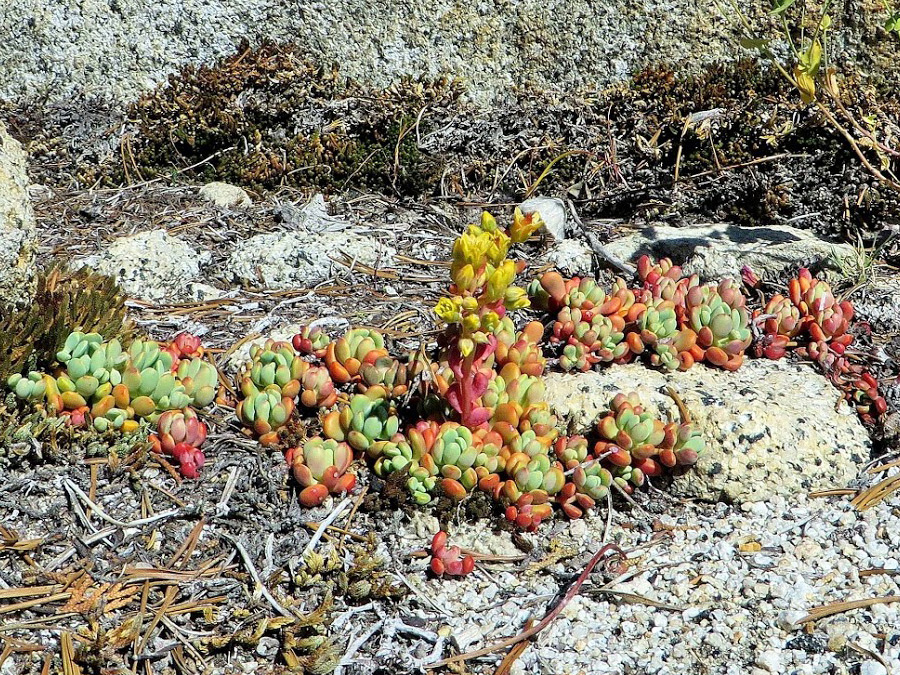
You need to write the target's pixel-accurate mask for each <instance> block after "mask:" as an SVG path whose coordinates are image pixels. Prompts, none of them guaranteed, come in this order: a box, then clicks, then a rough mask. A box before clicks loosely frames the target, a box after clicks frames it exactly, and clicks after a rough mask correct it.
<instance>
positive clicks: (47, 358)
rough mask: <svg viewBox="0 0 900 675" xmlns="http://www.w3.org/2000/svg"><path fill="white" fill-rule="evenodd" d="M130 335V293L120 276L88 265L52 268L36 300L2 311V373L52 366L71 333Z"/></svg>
mask: <svg viewBox="0 0 900 675" xmlns="http://www.w3.org/2000/svg"><path fill="white" fill-rule="evenodd" d="M72 331H83V332H92V333H99V334H100V335H102V336H103V337H104V338H105V339H107V340H109V339H112V338H115V337H118V338H120V339H123V340H128V339H129V338H130V334H131V329H130V327H129V326H128V324H127V322H126V320H125V296H124V295H122V293H121V292H120V290H119V288H118V286H116V283H115V280H114V279H113V278H112V277H108V276H105V275H103V274H97V273H96V272H93V271H92V270H90V269H89V268H86V267H83V268H81V269H79V270H77V271H74V272H72V271H70V270H67V269H65V268H63V267H52V268H50V269H49V270H45V271H42V272H41V273H39V274H38V277H37V288H36V291H35V295H34V299H33V301H32V302H31V303H30V304H29V305H28V306H27V307H25V308H22V309H18V310H12V311H10V312H9V313H7V314H6V315H5V316H3V315H2V311H0V376H2V377H4V378H6V377H9V376H10V375H14V374H16V373H18V374H20V375H21V374H23V373H25V372H27V371H29V370H34V369H37V368H44V367H48V366H50V365H52V363H53V361H54V359H55V358H56V353H57V352H58V351H59V350H60V349H62V347H63V344H64V343H65V341H66V338H67V337H68V335H69V333H71V332H72Z"/></svg>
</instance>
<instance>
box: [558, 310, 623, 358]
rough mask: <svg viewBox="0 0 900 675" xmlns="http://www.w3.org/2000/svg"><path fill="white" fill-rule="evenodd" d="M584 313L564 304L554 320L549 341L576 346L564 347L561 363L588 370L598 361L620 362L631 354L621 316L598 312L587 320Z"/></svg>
mask: <svg viewBox="0 0 900 675" xmlns="http://www.w3.org/2000/svg"><path fill="white" fill-rule="evenodd" d="M582 316H583V315H582V313H581V310H580V309H569V308H568V307H563V308H562V309H561V310H560V312H559V314H558V316H557V320H556V322H555V323H554V324H553V333H552V335H551V337H550V342H551V343H556V344H565V345H566V346H567V347H573V349H567V348H566V347H563V357H562V358H561V361H560V365H561V366H562V367H563V369H564V370H588V369H589V368H590V367H591V366H592V365H594V364H596V363H600V362H612V361H619V362H621V361H623V360H625V359H627V358H628V357H629V348H628V344H627V343H626V342H625V333H624V332H623V329H624V321H623V320H622V318H621V317H618V316H614V317H613V318H610V317H608V316H605V315H603V314H595V315H594V316H593V318H592V319H591V320H590V322H587V321H584V320H583V319H582ZM579 346H580V347H581V348H580V349H579Z"/></svg>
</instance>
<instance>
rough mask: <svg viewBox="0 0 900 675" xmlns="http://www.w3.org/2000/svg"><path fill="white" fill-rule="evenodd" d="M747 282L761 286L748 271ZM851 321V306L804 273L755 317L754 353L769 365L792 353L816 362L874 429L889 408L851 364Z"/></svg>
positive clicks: (870, 379)
mask: <svg viewBox="0 0 900 675" xmlns="http://www.w3.org/2000/svg"><path fill="white" fill-rule="evenodd" d="M744 277H745V280H746V282H747V283H748V284H750V285H754V286H756V285H758V279H756V277H755V275H754V274H753V272H752V270H749V269H747V268H745V270H744ZM852 319H853V306H852V305H851V304H850V302H848V301H847V300H839V299H838V298H837V297H836V296H835V295H834V292H833V291H832V290H831V287H830V286H829V285H828V283H827V282H826V281H823V280H821V279H814V278H813V276H812V274H810V272H809V270H808V269H806V268H802V269H801V270H800V272H799V274H798V275H797V277H796V278H794V279H791V281H790V282H789V284H788V293H787V295H781V294H775V295H773V296H772V297H771V298H769V300H768V302H766V303H765V306H764V307H763V309H762V310H759V311H757V312H754V317H753V322H754V327H755V330H756V333H757V337H756V339H755V340H754V346H753V350H754V352H755V353H756V354H757V355H758V356H765V357H766V358H770V359H780V358H781V357H783V356H784V355H785V354H786V353H787V352H788V351H789V350H790V351H793V352H794V353H795V354H797V355H798V356H800V357H801V358H804V359H809V360H810V361H812V362H814V363H815V364H817V365H818V366H819V367H820V368H821V370H822V372H824V373H825V375H826V376H827V377H828V378H829V379H830V380H831V382H832V383H833V384H834V385H835V386H837V387H838V388H839V389H840V390H842V391H843V392H844V393H845V395H846V397H847V398H848V400H850V401H851V402H852V403H853V405H854V406H855V407H856V410H857V412H858V413H859V414H860V416H861V417H862V419H863V421H865V422H868V423H871V422H872V421H873V420H874V418H875V417H877V416H878V415H883V414H884V413H885V412H886V411H887V402H886V401H885V400H884V397H883V396H881V394H880V393H879V391H878V381H877V380H876V379H875V377H873V376H872V374H871V373H869V372H868V371H867V370H866V369H865V367H864V366H863V365H861V364H859V363H854V362H853V361H852V360H851V357H852V356H853V355H854V354H853V351H852V349H851V345H852V344H853V340H854V336H853V335H852V334H851V333H850V322H851V320H852Z"/></svg>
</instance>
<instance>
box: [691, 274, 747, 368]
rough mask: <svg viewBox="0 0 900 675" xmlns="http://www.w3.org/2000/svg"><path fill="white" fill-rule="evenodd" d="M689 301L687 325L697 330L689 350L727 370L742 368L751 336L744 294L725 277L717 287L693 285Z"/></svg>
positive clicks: (696, 356)
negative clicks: (695, 337)
mask: <svg viewBox="0 0 900 675" xmlns="http://www.w3.org/2000/svg"><path fill="white" fill-rule="evenodd" d="M686 301H687V305H686V310H685V311H686V316H687V324H688V326H687V327H689V328H690V329H691V330H693V331H694V332H695V333H696V334H697V341H696V344H695V346H694V348H692V349H691V350H690V351H691V354H692V356H693V357H694V359H695V360H700V359H701V358H702V359H705V360H707V361H709V362H710V363H712V364H713V365H716V366H720V367H722V368H725V369H727V370H736V369H737V368H739V367H740V365H741V363H743V356H744V350H746V349H747V347H749V346H750V342H751V339H752V336H751V333H750V318H749V315H748V314H747V310H746V309H745V308H744V297H743V295H741V294H740V292H739V291H738V290H737V289H736V288H735V287H734V286H733V285H732V284H731V280H730V279H726V280H724V281H722V282H720V284H719V286H718V287H715V286H695V287H693V288H691V289H690V291H688V293H687V296H686Z"/></svg>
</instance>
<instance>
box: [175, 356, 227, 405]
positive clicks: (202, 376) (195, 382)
mask: <svg viewBox="0 0 900 675" xmlns="http://www.w3.org/2000/svg"><path fill="white" fill-rule="evenodd" d="M177 375H178V383H179V385H180V386H181V387H182V388H183V389H184V393H185V394H186V395H187V396H189V397H190V399H191V405H193V406H196V407H197V408H205V407H206V406H208V405H209V404H210V403H212V401H213V399H214V398H215V396H216V389H217V387H218V384H219V374H218V373H217V372H216V369H215V367H213V365H212V364H211V363H209V362H208V361H204V360H203V359H201V358H198V357H192V358H190V360H189V359H188V358H183V359H181V363H180V364H179V366H178V370H177Z"/></svg>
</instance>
